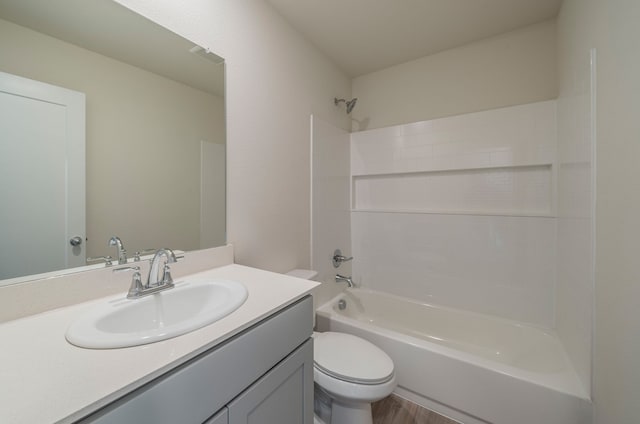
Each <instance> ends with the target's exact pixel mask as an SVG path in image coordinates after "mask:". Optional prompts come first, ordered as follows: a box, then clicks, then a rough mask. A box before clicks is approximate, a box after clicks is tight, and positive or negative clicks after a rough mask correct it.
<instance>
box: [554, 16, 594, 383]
mask: <svg viewBox="0 0 640 424" xmlns="http://www.w3.org/2000/svg"><path fill="white" fill-rule="evenodd" d="M575 18H576V16H571V17H570V16H568V14H567V12H566V9H565V11H564V12H563V13H562V14H561V16H560V18H559V20H558V64H559V68H558V82H559V83H558V85H559V96H558V241H557V243H558V258H557V277H558V280H557V281H558V282H557V287H556V328H557V331H558V335H559V336H560V339H561V340H562V342H563V344H564V347H565V350H566V351H567V353H568V355H569V357H570V358H571V361H572V363H573V365H574V368H575V369H576V372H577V374H578V376H579V378H580V379H581V381H582V385H583V387H585V388H586V389H587V391H588V392H590V389H591V361H592V355H591V344H592V335H593V296H594V290H593V284H594V275H593V253H592V252H593V243H594V234H593V222H594V220H593V216H594V213H595V211H594V208H593V205H594V196H595V186H594V184H593V182H592V181H593V176H594V170H593V158H592V152H593V151H594V142H595V140H593V137H592V134H591V129H592V123H593V119H594V117H592V107H591V104H592V95H594V94H595V93H593V92H592V87H591V85H592V70H591V63H590V62H591V53H590V48H591V47H593V46H594V44H591V43H590V42H589V41H588V40H587V39H586V38H583V37H581V36H577V34H575V33H571V31H570V30H569V27H570V26H571V25H568V22H569V21H571V20H573V19H575ZM580 25H581V26H582V25H587V26H588V24H587V23H586V22H582V23H581V24H580Z"/></svg>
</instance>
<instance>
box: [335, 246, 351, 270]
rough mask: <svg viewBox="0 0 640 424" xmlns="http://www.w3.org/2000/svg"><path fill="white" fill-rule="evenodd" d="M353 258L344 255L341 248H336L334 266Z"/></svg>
mask: <svg viewBox="0 0 640 424" xmlns="http://www.w3.org/2000/svg"><path fill="white" fill-rule="evenodd" d="M351 260H353V256H349V257H348V258H347V257H346V256H342V251H341V250H340V249H336V250H335V251H334V252H333V267H334V268H338V267H339V266H340V265H341V264H342V263H343V262H349V261H351Z"/></svg>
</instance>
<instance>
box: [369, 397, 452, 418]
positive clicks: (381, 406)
mask: <svg viewBox="0 0 640 424" xmlns="http://www.w3.org/2000/svg"><path fill="white" fill-rule="evenodd" d="M371 410H372V413H373V424H459V423H458V422H457V421H453V420H451V419H449V418H446V417H443V416H442V415H439V414H436V413H435V412H433V411H430V410H428V409H425V408H423V407H421V406H418V405H416V404H415V403H413V402H409V401H408V400H405V399H402V398H400V397H398V396H396V395H391V396H389V397H386V398H384V399H382V400H380V401H378V402H374V403H373V404H372V405H371Z"/></svg>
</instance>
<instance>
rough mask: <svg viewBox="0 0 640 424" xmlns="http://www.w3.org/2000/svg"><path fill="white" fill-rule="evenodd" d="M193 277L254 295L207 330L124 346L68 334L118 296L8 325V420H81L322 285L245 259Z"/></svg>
mask: <svg viewBox="0 0 640 424" xmlns="http://www.w3.org/2000/svg"><path fill="white" fill-rule="evenodd" d="M192 276H194V277H196V276H206V277H214V278H221V279H227V280H235V281H239V282H241V283H243V284H244V285H245V286H246V287H247V290H248V291H249V296H248V298H247V300H246V301H245V303H244V304H243V305H242V306H241V307H240V308H238V309H237V310H236V311H234V312H233V313H231V314H230V315H228V316H226V317H225V318H223V319H221V320H219V321H217V322H214V323H213V324H210V325H208V326H206V327H203V328H201V329H199V330H195V331H193V332H191V333H188V334H185V335H182V336H179V337H175V338H173V339H169V340H164V341H160V342H157V343H151V344H147V345H142V346H136V347H129V348H123V349H106V350H94V349H83V348H79V347H76V346H73V345H71V344H70V343H68V342H67V341H66V339H65V332H66V330H67V327H68V326H69V325H70V324H71V323H72V322H73V321H74V320H75V319H77V318H78V317H79V316H80V315H82V314H83V313H85V312H87V311H89V310H91V308H92V307H93V306H94V305H95V304H97V303H100V302H104V301H105V300H107V299H111V298H114V296H110V297H108V298H103V299H98V300H94V301H90V302H85V303H81V304H77V305H73V306H69V307H65V308H60V309H56V310H53V311H48V312H44V313H41V314H38V315H32V316H29V317H26V318H21V319H18V320H15V321H9V322H6V323H3V324H0V337H2V346H1V347H0V363H1V364H2V365H1V367H0V423H12V424H19V423H29V424H33V423H56V422H61V423H69V422H73V421H75V420H77V419H79V418H82V417H84V416H86V415H87V414H89V413H91V412H93V411H95V410H97V409H100V408H101V407H103V406H105V405H107V404H109V403H111V402H112V401H114V400H115V399H117V398H119V397H121V396H122V395H124V394H125V393H128V392H130V391H132V390H133V389H136V388H138V387H140V386H142V385H143V384H145V383H147V382H149V381H151V380H152V379H154V378H156V377H158V376H159V375H161V374H163V373H165V372H166V371H168V370H170V369H172V368H174V367H175V366H177V365H179V364H181V363H184V362H186V361H187V360H189V359H191V358H193V357H195V356H196V355H198V354H200V353H202V352H204V351H206V350H208V349H210V348H211V347H213V346H215V345H217V344H219V343H220V342H222V341H224V340H226V339H228V338H230V337H232V336H233V335H235V334H238V333H239V332H241V331H242V330H244V329H246V328H248V327H250V326H251V325H253V324H255V323H257V322H258V321H260V320H261V319H263V318H265V317H267V316H268V315H270V314H272V313H273V312H275V311H276V310H278V309H280V308H282V307H283V306H286V305H288V304H291V303H293V302H295V301H296V300H298V299H300V298H302V297H303V296H304V295H306V294H308V293H309V292H310V291H311V289H312V288H313V287H315V286H316V285H317V283H315V282H313V281H306V280H301V279H297V278H292V277H288V276H284V275H282V274H277V273H272V272H267V271H262V270H258V269H254V268H249V267H245V266H241V265H227V266H223V267H220V268H215V269H212V270H209V271H205V272H200V273H197V274H193V275H192ZM179 280H180V279H177V281H179ZM125 295H126V293H122V294H120V295H118V296H115V297H116V298H117V297H124V296H125Z"/></svg>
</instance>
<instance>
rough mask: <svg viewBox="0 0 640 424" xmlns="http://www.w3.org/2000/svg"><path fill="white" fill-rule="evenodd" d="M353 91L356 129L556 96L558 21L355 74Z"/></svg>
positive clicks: (385, 125) (404, 122)
mask: <svg viewBox="0 0 640 424" xmlns="http://www.w3.org/2000/svg"><path fill="white" fill-rule="evenodd" d="M353 96H354V97H357V98H358V104H357V105H356V107H355V109H354V111H353V113H352V115H353V118H354V122H353V130H354V131H358V130H364V129H373V128H380V127H387V126H391V125H398V124H406V123H410V122H416V121H423V120H428V119H433V118H440V117H443V116H450V115H458V114H462V113H468V112H477V111H481V110H487V109H494V108H499V107H505V106H512V105H517V104H523V103H530V102H536V101H541V100H549V99H554V98H556V96H557V90H556V26H555V21H554V20H551V21H547V22H543V23H540V24H536V25H533V26H529V27H526V28H523V29H519V30H516V31H512V32H509V33H506V34H503V35H499V36H496V37H491V38H487V39H484V40H481V41H478V42H475V43H471V44H468V45H465V46H462V47H459V48H455V49H450V50H446V51H443V52H441V53H437V54H434V55H431V56H426V57H423V58H421V59H418V60H414V61H411V62H407V63H404V64H400V65H397V66H393V67H390V68H387V69H383V70H381V71H378V72H374V73H371V74H367V75H363V76H360V77H357V78H355V79H354V80H353Z"/></svg>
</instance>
